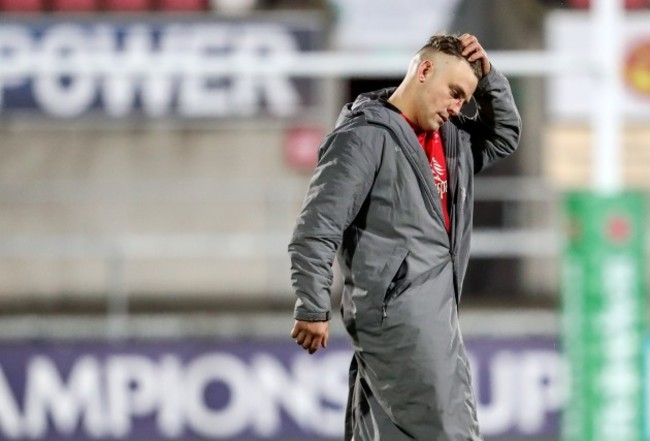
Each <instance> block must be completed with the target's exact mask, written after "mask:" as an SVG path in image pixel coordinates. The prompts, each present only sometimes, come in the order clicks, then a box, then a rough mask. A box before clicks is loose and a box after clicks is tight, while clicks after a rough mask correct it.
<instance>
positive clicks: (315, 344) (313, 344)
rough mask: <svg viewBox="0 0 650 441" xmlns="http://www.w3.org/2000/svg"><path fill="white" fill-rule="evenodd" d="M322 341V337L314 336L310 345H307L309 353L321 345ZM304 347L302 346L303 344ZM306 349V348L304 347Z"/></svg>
mask: <svg viewBox="0 0 650 441" xmlns="http://www.w3.org/2000/svg"><path fill="white" fill-rule="evenodd" d="M322 342H323V337H314V339H313V340H312V342H311V345H309V348H308V349H309V353H310V354H313V353H314V352H316V351H317V350H318V348H320V347H321V344H322ZM303 347H304V346H303ZM305 349H307V348H305Z"/></svg>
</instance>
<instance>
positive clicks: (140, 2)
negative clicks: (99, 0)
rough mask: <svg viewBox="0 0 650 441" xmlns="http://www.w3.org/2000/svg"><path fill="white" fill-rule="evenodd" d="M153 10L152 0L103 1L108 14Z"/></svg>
mask: <svg viewBox="0 0 650 441" xmlns="http://www.w3.org/2000/svg"><path fill="white" fill-rule="evenodd" d="M151 9H153V1H152V0H104V10H106V11H108V12H146V11H150V10H151Z"/></svg>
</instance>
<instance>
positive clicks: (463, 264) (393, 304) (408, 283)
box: [289, 34, 521, 441]
mask: <svg viewBox="0 0 650 441" xmlns="http://www.w3.org/2000/svg"><path fill="white" fill-rule="evenodd" d="M472 96H473V97H474V99H475V101H476V104H477V106H478V112H477V114H476V115H474V116H472V117H468V116H466V115H462V114H461V113H460V109H461V106H462V105H463V104H464V103H465V102H468V101H469V100H470V99H471V98H472ZM520 129H521V120H520V117H519V113H518V112H517V109H516V107H515V103H514V100H513V97H512V93H511V91H510V86H509V84H508V81H507V80H506V78H505V77H504V76H503V75H502V74H500V73H499V72H497V71H496V70H495V68H494V67H492V66H491V64H490V62H489V60H488V57H487V55H486V53H485V51H484V50H483V48H482V47H481V45H480V44H479V42H478V40H477V39H476V38H475V37H474V36H472V35H468V34H464V35H462V36H460V37H456V36H450V35H437V36H434V37H432V38H431V39H430V40H429V42H428V43H427V44H426V45H425V46H424V47H423V48H422V49H421V50H420V51H419V52H418V53H417V54H416V55H415V56H414V58H413V60H412V61H411V64H410V66H409V69H408V72H407V74H406V75H405V77H404V80H403V81H402V83H401V84H400V86H399V87H397V89H394V90H390V89H385V90H381V91H378V92H374V93H368V94H362V95H361V96H359V97H358V98H357V100H356V101H355V102H354V103H352V104H348V105H346V106H345V107H344V109H343V111H342V112H341V115H340V117H339V119H338V121H337V124H336V128H335V129H334V130H333V131H332V132H331V133H330V134H329V135H327V137H326V138H325V139H324V141H323V143H322V145H321V146H320V149H319V162H318V166H317V168H316V171H315V173H314V176H313V178H312V180H311V183H310V186H309V190H308V193H307V196H306V199H305V202H304V206H303V209H302V212H301V213H300V215H299V217H298V220H297V224H296V228H295V231H294V234H293V238H292V240H291V244H290V245H289V253H290V256H291V263H292V269H291V274H292V283H293V287H294V289H295V292H296V294H297V296H298V301H297V303H296V307H295V311H294V318H295V319H296V320H295V325H294V327H293V329H292V331H291V336H292V337H293V338H294V339H295V340H296V342H297V343H298V344H299V345H301V346H302V347H303V348H305V349H307V350H308V351H309V352H310V353H314V352H315V351H316V350H318V349H319V348H321V347H323V348H324V347H325V346H326V344H327V338H328V320H329V319H330V299H329V290H330V285H331V282H332V271H331V265H332V262H333V260H334V256H335V254H336V252H337V250H338V256H337V258H338V263H339V265H340V267H341V272H342V274H343V277H344V289H343V298H342V304H341V312H342V316H343V322H344V324H345V327H346V329H347V331H348V333H349V334H350V336H351V338H352V343H353V347H354V350H355V353H354V357H353V360H352V364H351V366H350V395H349V399H348V409H347V415H346V440H347V441H350V440H354V441H370V440H372V441H402V440H417V441H425V440H426V441H431V440H436V441H447V440H449V441H451V440H454V441H460V440H463V441H465V440H480V435H479V430H478V424H477V419H476V408H475V402H474V395H473V392H472V387H471V380H470V372H469V368H468V362H467V356H466V353H465V348H464V344H463V340H462V337H461V334H460V330H459V326H458V315H457V314H458V302H459V300H460V293H461V287H462V281H463V277H464V275H465V270H466V268H467V261H468V258H469V245H470V232H471V225H472V212H473V180H474V177H473V176H474V174H475V173H478V172H480V171H481V170H483V169H485V168H486V167H487V166H489V165H490V164H492V163H493V162H495V161H496V160H498V159H499V158H503V157H505V156H508V155H510V154H511V153H513V152H514V151H515V149H516V148H517V144H518V142H519V133H520Z"/></svg>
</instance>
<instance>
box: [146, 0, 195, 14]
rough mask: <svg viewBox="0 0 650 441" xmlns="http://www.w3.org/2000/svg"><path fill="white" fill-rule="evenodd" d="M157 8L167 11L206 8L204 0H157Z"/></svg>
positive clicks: (190, 10)
mask: <svg viewBox="0 0 650 441" xmlns="http://www.w3.org/2000/svg"><path fill="white" fill-rule="evenodd" d="M158 7H159V9H160V10H161V11H169V12H201V11H205V10H207V2H206V1H205V0H159V6H158Z"/></svg>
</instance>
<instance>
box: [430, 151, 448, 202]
mask: <svg viewBox="0 0 650 441" xmlns="http://www.w3.org/2000/svg"><path fill="white" fill-rule="evenodd" d="M430 165H431V169H432V170H433V182H434V183H435V184H436V189H437V190H438V196H440V198H441V199H442V197H443V195H444V194H446V193H447V180H446V179H445V180H443V179H442V176H444V174H445V170H444V169H443V168H442V166H441V165H440V164H439V163H438V161H436V158H431V164H430Z"/></svg>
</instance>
